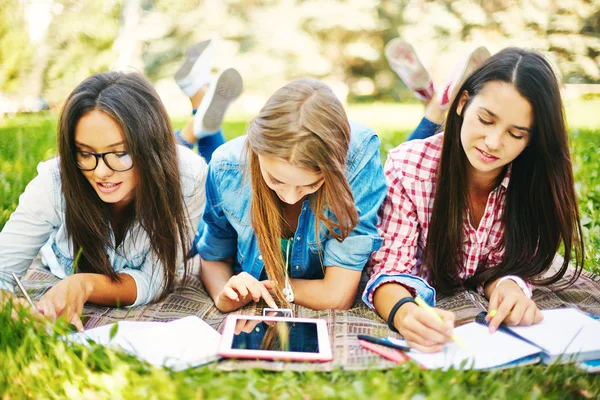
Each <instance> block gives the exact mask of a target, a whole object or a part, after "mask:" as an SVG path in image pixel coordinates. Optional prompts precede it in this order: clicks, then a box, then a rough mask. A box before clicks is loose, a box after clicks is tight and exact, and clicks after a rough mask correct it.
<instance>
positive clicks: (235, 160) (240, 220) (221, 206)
mask: <svg viewBox="0 0 600 400" xmlns="http://www.w3.org/2000/svg"><path fill="white" fill-rule="evenodd" d="M350 126H351V140H350V148H349V151H348V156H347V158H346V178H347V179H348V182H349V184H350V188H351V190H352V194H353V196H354V202H355V204H356V209H357V211H358V215H359V219H360V222H359V224H358V225H357V226H356V227H355V228H354V230H353V231H352V233H351V234H350V236H348V237H347V238H346V239H345V240H344V241H343V242H338V241H337V240H336V239H334V238H328V237H327V232H326V229H325V228H324V227H321V231H320V233H319V235H320V240H319V241H317V238H316V232H315V214H314V213H313V211H312V209H311V207H310V205H309V201H308V199H305V200H304V203H303V206H302V211H301V213H300V217H299V219H298V228H297V229H296V233H295V235H294V241H293V247H292V251H291V253H292V254H291V263H290V276H291V277H292V278H303V279H320V278H323V272H324V269H323V267H324V266H325V267H327V266H338V267H342V268H348V269H351V270H356V271H362V269H363V267H364V266H365V264H366V263H367V261H368V260H369V257H370V255H371V253H372V252H373V251H375V250H378V249H379V247H380V246H381V241H382V239H381V238H380V237H379V234H378V232H377V211H378V210H379V207H380V206H381V204H382V202H383V199H384V197H385V193H386V184H385V177H384V174H383V167H382V165H381V159H380V157H379V145H380V142H379V138H378V137H377V134H376V133H375V132H374V131H373V130H372V129H370V128H368V127H366V126H364V125H360V124H357V123H351V124H350ZM245 140H246V138H245V136H242V137H239V138H236V139H234V140H232V141H229V142H227V143H225V144H224V145H222V146H221V147H219V148H218V149H217V150H216V151H215V153H214V154H213V157H212V160H211V162H210V164H209V168H208V177H207V180H206V209H205V211H204V216H203V219H202V222H201V224H200V227H199V230H198V235H197V237H196V243H197V250H198V251H199V252H200V255H201V256H202V257H203V258H204V259H206V260H210V261H220V260H224V259H227V258H230V257H232V258H233V270H234V273H239V272H242V271H245V272H248V273H249V274H251V275H252V276H254V277H255V278H257V279H263V278H264V277H265V275H264V274H263V269H264V264H263V260H262V256H261V255H260V251H259V249H258V241H257V239H256V236H255V235H254V230H253V228H252V225H251V222H250V203H251V189H250V182H249V176H248V175H247V174H246V167H247V162H246V160H245V156H244V144H245ZM317 243H319V244H317ZM319 247H320V249H319ZM319 250H321V251H322V254H323V265H321V260H320V258H319Z"/></svg>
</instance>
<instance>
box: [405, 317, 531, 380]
mask: <svg viewBox="0 0 600 400" xmlns="http://www.w3.org/2000/svg"><path fill="white" fill-rule="evenodd" d="M454 333H455V334H456V336H458V337H459V338H460V339H462V341H463V342H464V343H465V344H466V345H467V349H463V348H462V347H460V346H459V345H458V344H456V343H455V342H450V343H448V344H446V345H445V346H444V349H443V350H442V351H440V352H438V353H432V354H431V353H421V352H419V351H417V350H414V349H413V350H411V351H409V352H407V353H406V355H407V356H409V357H411V358H412V359H414V360H415V361H417V362H418V363H420V364H421V365H423V366H424V367H426V368H428V369H438V368H442V369H448V368H451V367H454V368H457V369H458V368H464V369H487V368H494V367H498V366H501V365H504V364H507V363H510V362H513V361H516V360H520V359H522V358H524V357H527V356H530V355H533V354H537V353H540V349H538V348H537V347H535V346H532V345H530V344H528V343H525V342H523V341H522V340H519V339H517V338H515V337H513V336H510V335H508V334H506V333H504V332H501V331H496V332H495V333H492V334H491V333H490V332H489V329H488V327H486V326H483V325H480V324H478V323H475V322H472V323H470V324H466V325H463V326H460V327H458V328H456V329H454ZM397 342H398V343H401V341H397ZM463 363H465V364H464V365H463Z"/></svg>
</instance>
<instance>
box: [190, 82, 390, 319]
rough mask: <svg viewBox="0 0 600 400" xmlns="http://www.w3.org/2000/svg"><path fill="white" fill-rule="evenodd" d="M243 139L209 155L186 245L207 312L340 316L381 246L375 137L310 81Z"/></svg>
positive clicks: (381, 191)
mask: <svg viewBox="0 0 600 400" xmlns="http://www.w3.org/2000/svg"><path fill="white" fill-rule="evenodd" d="M246 133H247V134H246V135H245V136H242V137H239V138H237V139H234V140H232V141H230V142H228V143H226V144H225V145H223V146H221V147H220V148H219V149H217V150H216V151H215V153H214V154H213V158H212V160H211V162H210V165H209V176H208V178H207V184H206V189H207V206H206V209H205V214H204V217H203V222H202V223H201V226H200V228H199V232H198V237H197V240H196V242H197V249H198V251H199V253H200V256H201V258H202V270H201V278H202V281H203V282H204V285H205V286H206V288H207V290H208V292H209V294H210V296H211V297H212V298H213V299H214V301H215V304H216V306H217V308H219V309H220V310H221V311H223V312H229V311H232V310H235V309H238V308H240V307H242V306H244V305H245V304H248V303H249V302H250V301H252V300H254V301H258V300H259V299H260V298H264V299H265V301H266V302H267V304H269V305H270V306H271V307H275V306H277V304H279V305H289V303H292V302H295V303H297V304H300V305H303V306H306V307H309V308H313V309H330V308H332V309H347V308H349V307H350V306H351V305H352V303H353V301H354V299H355V296H356V291H357V289H358V283H359V280H360V276H361V272H362V270H363V267H364V266H365V264H366V262H367V261H368V259H369V257H370V255H371V253H372V252H373V251H375V250H377V249H378V248H379V246H380V244H381V239H380V237H379V235H378V233H377V227H376V225H377V211H378V209H379V207H380V205H381V203H382V201H383V198H384V196H385V191H386V186H385V178H384V175H383V168H382V165H381V161H380V156H379V145H380V142H379V138H378V137H377V135H376V134H375V132H374V131H373V130H372V129H370V128H367V127H366V126H363V125H359V124H354V123H349V122H348V119H347V117H346V113H345V111H344V108H343V106H342V104H341V103H340V101H339V100H338V99H337V98H336V97H335V95H334V94H333V92H332V91H331V89H330V88H329V87H327V86H326V85H325V84H323V83H321V82H318V81H316V80H313V79H301V80H297V81H294V82H291V83H289V84H287V85H285V86H284V87H282V88H281V89H279V90H278V91H277V92H275V94H273V96H271V98H270V99H269V100H268V101H267V103H266V105H265V106H264V107H263V109H262V110H261V111H260V113H259V115H258V116H257V117H256V118H254V119H253V120H252V121H251V122H250V124H249V125H248V128H247V132H246ZM270 292H272V293H273V294H274V296H275V299H276V300H277V301H275V300H274V299H273V296H272V295H271V293H270Z"/></svg>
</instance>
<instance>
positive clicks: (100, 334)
mask: <svg viewBox="0 0 600 400" xmlns="http://www.w3.org/2000/svg"><path fill="white" fill-rule="evenodd" d="M162 324H164V322H152V321H119V322H115V323H114V324H109V325H102V326H99V327H97V328H92V329H86V331H85V332H77V333H72V334H70V335H69V340H70V341H71V342H75V343H82V344H88V340H90V339H91V340H93V341H94V342H96V343H98V344H100V345H103V346H118V347H121V348H123V350H125V351H130V350H131V347H130V346H129V345H128V343H127V342H126V341H123V336H124V335H125V334H127V333H132V332H136V331H139V330H143V329H148V328H152V327H154V326H157V325H162ZM115 325H118V329H117V333H116V334H115V336H114V337H113V338H112V339H111V338H110V332H111V330H112V329H113V327H114V326H115Z"/></svg>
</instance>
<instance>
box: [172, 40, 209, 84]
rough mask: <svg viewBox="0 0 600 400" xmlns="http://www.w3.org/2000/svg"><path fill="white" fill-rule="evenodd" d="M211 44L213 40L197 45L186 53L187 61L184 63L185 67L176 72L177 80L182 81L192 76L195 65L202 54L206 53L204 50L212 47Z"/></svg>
mask: <svg viewBox="0 0 600 400" xmlns="http://www.w3.org/2000/svg"><path fill="white" fill-rule="evenodd" d="M210 42H211V40H210V39H208V40H205V41H203V42H200V43H196V44H195V45H193V46H192V47H190V48H189V49H188V51H187V52H186V53H185V61H184V62H183V65H182V66H181V67H179V69H178V70H177V72H175V80H178V81H180V80H182V79H184V78H186V77H187V76H188V75H189V74H190V72H191V71H192V67H193V66H194V63H195V62H196V60H197V59H198V58H199V57H200V56H201V55H202V53H204V50H206V48H207V47H208V46H209V45H210Z"/></svg>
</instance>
